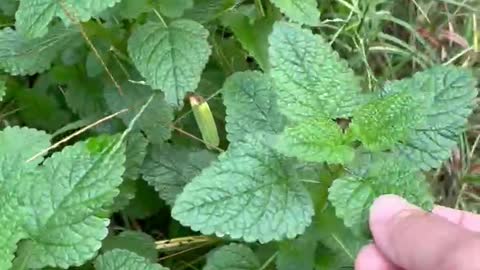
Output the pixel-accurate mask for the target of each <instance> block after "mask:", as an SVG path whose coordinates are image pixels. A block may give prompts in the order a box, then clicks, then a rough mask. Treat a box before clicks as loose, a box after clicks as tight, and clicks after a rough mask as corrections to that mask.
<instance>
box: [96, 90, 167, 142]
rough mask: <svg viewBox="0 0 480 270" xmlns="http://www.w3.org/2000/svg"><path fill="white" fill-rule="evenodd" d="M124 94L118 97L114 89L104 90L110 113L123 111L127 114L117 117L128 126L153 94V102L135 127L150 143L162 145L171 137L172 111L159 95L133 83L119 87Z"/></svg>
mask: <svg viewBox="0 0 480 270" xmlns="http://www.w3.org/2000/svg"><path fill="white" fill-rule="evenodd" d="M121 87H122V89H123V91H124V93H123V95H120V94H119V93H118V89H116V88H115V87H111V88H107V89H105V92H104V95H105V100H106V102H107V105H108V107H109V108H110V111H111V112H112V113H114V112H118V111H120V110H123V109H129V111H128V112H126V113H123V114H120V115H119V117H120V118H121V119H122V120H123V122H124V123H125V124H126V125H128V123H130V122H131V121H132V119H133V118H134V117H135V115H137V113H138V112H139V111H140V109H141V107H142V106H143V105H144V104H145V103H146V102H147V101H148V99H149V98H150V96H151V95H153V94H155V97H154V99H153V101H152V102H151V103H150V105H149V106H148V107H147V108H146V110H145V111H144V112H143V114H142V115H141V116H140V119H138V122H137V123H136V126H137V128H138V129H141V130H142V131H144V132H145V134H146V135H147V138H148V140H149V141H150V142H152V143H157V144H160V143H163V141H165V140H167V139H169V138H170V136H171V128H170V125H171V124H172V121H173V109H172V107H170V106H169V105H168V104H167V103H166V102H165V100H164V98H163V95H162V94H161V93H155V92H154V91H152V89H151V88H150V87H148V86H143V85H139V84H133V83H124V84H122V85H121Z"/></svg>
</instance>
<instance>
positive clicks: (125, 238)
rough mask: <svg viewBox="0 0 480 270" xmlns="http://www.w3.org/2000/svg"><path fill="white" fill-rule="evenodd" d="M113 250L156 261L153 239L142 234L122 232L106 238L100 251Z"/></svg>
mask: <svg viewBox="0 0 480 270" xmlns="http://www.w3.org/2000/svg"><path fill="white" fill-rule="evenodd" d="M113 249H123V250H128V251H131V252H133V253H136V254H137V255H139V256H142V257H144V258H147V259H149V260H150V261H152V262H155V261H156V260H157V250H156V249H155V239H153V238H152V237H151V236H150V235H148V234H146V233H143V232H137V231H123V232H121V233H120V234H118V235H113V236H108V237H107V238H105V240H103V244H102V250H103V251H104V252H107V251H110V250H113Z"/></svg>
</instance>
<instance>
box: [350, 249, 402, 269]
mask: <svg viewBox="0 0 480 270" xmlns="http://www.w3.org/2000/svg"><path fill="white" fill-rule="evenodd" d="M355 270H398V269H397V268H396V267H395V266H394V265H393V264H392V263H390V262H389V261H388V260H387V259H385V258H384V257H383V255H382V254H381V252H380V251H379V250H378V249H377V247H375V245H373V244H370V245H367V246H365V247H363V248H362V249H361V250H360V252H359V253H358V256H357V259H356V260H355Z"/></svg>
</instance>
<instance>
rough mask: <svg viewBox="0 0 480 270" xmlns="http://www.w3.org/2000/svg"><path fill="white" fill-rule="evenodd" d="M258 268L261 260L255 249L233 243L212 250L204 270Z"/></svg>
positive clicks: (245, 269) (251, 269) (254, 269)
mask: <svg viewBox="0 0 480 270" xmlns="http://www.w3.org/2000/svg"><path fill="white" fill-rule="evenodd" d="M225 269H228V270H258V269H260V262H259V261H258V258H257V256H255V253H253V251H252V250H251V249H250V248H249V247H247V246H245V245H241V244H235V243H232V244H230V245H228V246H223V247H220V248H218V249H216V250H213V251H212V252H210V253H209V254H208V256H207V264H206V265H205V267H204V268H203V270H225Z"/></svg>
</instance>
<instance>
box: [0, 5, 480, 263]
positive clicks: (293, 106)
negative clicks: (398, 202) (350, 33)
mask: <svg viewBox="0 0 480 270" xmlns="http://www.w3.org/2000/svg"><path fill="white" fill-rule="evenodd" d="M250 2H251V3H250ZM321 9H322V7H319V3H318V2H317V1H313V0H308V1H295V0H270V1H267V0H262V1H233V0H222V1H218V0H182V1H173V0H155V1H153V0H142V1H137V0H108V1H95V0H87V1H75V0H60V1H57V0H55V1H54V0H39V1H29V0H20V1H16V0H5V1H2V2H1V3H0V20H1V21H2V22H5V25H4V26H2V28H1V29H0V70H1V72H0V109H1V110H0V112H2V113H0V119H2V129H1V130H0V202H1V204H0V221H2V224H3V227H2V228H1V229H0V269H16V270H19V269H77V267H80V269H97V270H110V269H112V270H113V269H125V270H130V269H152V270H154V269H155V270H161V269H188V268H187V267H190V268H191V269H200V268H201V269H205V270H215V269H252V270H253V269H280V270H288V269H302V270H303V269H305V270H309V269H342V268H341V267H348V266H350V265H352V263H353V261H354V259H355V256H356V253H357V252H358V250H359V249H360V248H361V247H362V245H363V244H365V243H367V242H368V240H369V232H368V228H367V226H366V225H367V217H368V209H369V207H370V205H371V204H372V202H373V200H374V199H375V198H377V197H378V196H380V195H382V194H389V193H393V194H398V195H401V196H403V197H405V198H407V199H408V200H409V201H411V202H412V203H415V204H417V205H420V206H421V207H423V208H425V209H427V210H429V209H431V208H432V206H433V203H434V202H435V197H434V196H433V193H432V191H431V187H430V185H429V182H428V181H427V177H426V173H428V172H429V171H430V170H432V169H438V168H440V167H441V166H442V164H443V162H444V161H446V160H448V159H449V157H450V156H451V153H452V151H454V150H455V149H456V148H457V144H458V141H459V139H460V137H461V135H462V133H463V132H464V131H465V128H466V124H467V119H468V118H469V116H470V115H471V114H472V111H473V109H474V108H475V105H476V101H475V99H476V97H477V89H476V83H477V82H476V79H475V78H474V76H473V75H472V73H471V71H470V70H468V69H466V68H460V67H456V66H454V65H447V64H445V65H442V64H432V65H429V66H428V67H427V66H426V67H424V68H422V70H421V71H418V72H415V73H414V74H412V75H411V76H409V77H405V78H403V79H397V80H386V81H385V82H382V83H381V82H375V83H373V82H371V81H370V80H371V74H370V73H368V76H367V78H365V76H362V75H360V74H361V72H358V67H357V68H355V70H354V69H352V67H351V66H352V65H351V62H352V61H351V59H345V58H344V57H343V55H344V53H342V50H341V49H340V50H338V51H337V50H335V49H334V47H335V39H337V38H338V35H339V34H340V32H338V33H334V34H332V35H326V33H322V31H320V30H321V29H323V28H322V27H323V26H324V24H325V22H324V21H322V20H321V17H320V14H321V13H320V10H321ZM352 14H353V13H352ZM350 16H353V15H350ZM2 25H3V24H2ZM359 27H360V26H359ZM357 34H358V33H357ZM332 45H333V46H332ZM341 55H342V56H341ZM369 72H370V71H369ZM366 82H368V83H366ZM367 85H368V86H367ZM188 100H190V101H192V100H193V101H194V102H190V103H189V102H188ZM4 112H5V114H4ZM159 254H161V255H160V256H159Z"/></svg>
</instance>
